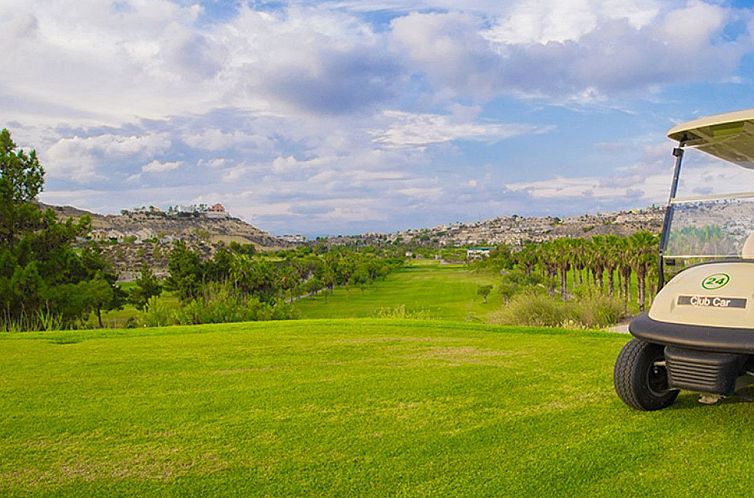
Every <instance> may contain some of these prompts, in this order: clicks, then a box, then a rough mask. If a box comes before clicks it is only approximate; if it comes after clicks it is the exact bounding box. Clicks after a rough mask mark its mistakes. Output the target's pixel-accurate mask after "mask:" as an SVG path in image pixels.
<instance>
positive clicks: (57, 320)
mask: <svg viewBox="0 0 754 498" xmlns="http://www.w3.org/2000/svg"><path fill="white" fill-rule="evenodd" d="M63 328H64V327H63V318H62V317H61V316H60V315H56V314H54V313H51V312H49V311H47V310H36V311H33V312H29V313H26V312H22V313H21V316H19V317H18V318H16V319H10V318H6V319H2V320H0V330H4V331H6V332H31V331H45V332H50V331H53V330H63Z"/></svg>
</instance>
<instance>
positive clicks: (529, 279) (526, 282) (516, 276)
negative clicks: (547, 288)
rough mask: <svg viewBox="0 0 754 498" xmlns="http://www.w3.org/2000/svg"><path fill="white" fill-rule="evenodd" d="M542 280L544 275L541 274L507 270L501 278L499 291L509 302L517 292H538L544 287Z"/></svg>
mask: <svg viewBox="0 0 754 498" xmlns="http://www.w3.org/2000/svg"><path fill="white" fill-rule="evenodd" d="M542 282H543V280H542V277H541V276H540V275H539V274H536V273H532V274H531V275H527V274H526V273H525V272H523V271H522V270H510V271H507V272H505V273H504V274H503V276H502V278H501V279H500V285H499V286H498V293H499V294H500V297H502V298H503V301H504V302H508V301H510V300H511V298H512V297H513V296H515V295H516V294H519V293H522V292H527V293H531V292H536V291H537V290H538V289H540V288H543V287H542Z"/></svg>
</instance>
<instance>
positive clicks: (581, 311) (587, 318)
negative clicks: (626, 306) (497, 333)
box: [489, 292, 623, 328]
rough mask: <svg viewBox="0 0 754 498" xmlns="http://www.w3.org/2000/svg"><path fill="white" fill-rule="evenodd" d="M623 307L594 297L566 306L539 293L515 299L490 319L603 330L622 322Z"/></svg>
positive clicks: (522, 323) (614, 302) (585, 297)
mask: <svg viewBox="0 0 754 498" xmlns="http://www.w3.org/2000/svg"><path fill="white" fill-rule="evenodd" d="M622 316H623V305H622V303H621V301H620V300H619V299H617V298H609V297H607V296H603V295H600V294H598V293H595V294H593V295H586V296H584V297H582V298H581V299H580V300H578V301H567V302H563V301H560V300H559V299H556V298H553V297H550V296H547V295H544V294H542V293H537V292H527V293H524V294H518V295H516V296H514V297H513V298H512V299H511V300H510V301H509V302H508V304H507V305H505V306H504V307H503V308H502V309H500V310H499V311H497V312H495V313H493V314H491V315H490V317H489V320H490V322H491V323H497V324H503V325H532V326H539V327H567V328H602V327H607V326H609V325H613V324H615V323H617V322H618V321H620V319H621V318H622Z"/></svg>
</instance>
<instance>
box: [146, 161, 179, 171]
mask: <svg viewBox="0 0 754 498" xmlns="http://www.w3.org/2000/svg"><path fill="white" fill-rule="evenodd" d="M182 166H183V162H181V161H166V162H161V161H157V160H154V161H152V162H150V163H149V164H145V165H144V166H142V167H141V171H142V172H143V173H164V172H166V171H173V170H176V169H178V168H180V167H182Z"/></svg>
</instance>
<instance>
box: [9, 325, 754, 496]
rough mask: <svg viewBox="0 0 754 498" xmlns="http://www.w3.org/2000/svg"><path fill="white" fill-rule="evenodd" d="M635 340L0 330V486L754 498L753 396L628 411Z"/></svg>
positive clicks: (311, 330)
mask: <svg viewBox="0 0 754 498" xmlns="http://www.w3.org/2000/svg"><path fill="white" fill-rule="evenodd" d="M627 339H628V338H627V337H626V336H624V335H616V334H609V333H602V332H565V331H561V330H555V329H541V330H540V329H515V328H501V327H493V326H486V325H477V324H468V323H454V322H424V321H399V320H374V319H364V320H302V321H290V322H273V323H269V322H268V323H250V324H231V325H211V326H196V327H171V328H163V329H143V330H130V331H124V330H111V331H85V332H83V331H82V332H59V333H45V334H31V333H26V334H0V365H1V367H0V368H1V370H0V495H4V496H8V495H9V496H29V495H49V494H54V495H76V496H87V497H88V496H98V495H99V496H110V495H116V494H117V495H125V494H131V495H160V496H162V495H173V496H252V495H257V496H258V495H275V496H308V495H319V496H353V495H359V496H390V495H406V496H416V495H420V496H422V495H439V496H491V495H492V496H503V495H509V496H548V495H562V496H592V495H596V496H616V495H621V496H644V495H646V496H688V495H698V496H709V495H721V494H725V495H746V494H750V486H749V481H750V476H751V475H752V472H754V459H752V458H751V455H750V453H751V451H750V446H751V445H750V443H749V441H752V440H754V406H752V405H751V404H749V403H744V402H741V401H740V400H739V399H735V398H734V399H729V400H726V401H724V402H723V403H722V404H721V405H719V406H713V407H706V406H702V405H698V404H697V403H696V398H695V396H693V395H691V394H688V393H683V394H681V396H680V397H679V400H678V402H677V403H676V405H674V406H673V407H672V408H670V409H667V410H664V411H662V412H657V413H637V412H632V411H630V410H629V409H628V408H626V407H625V406H624V405H622V404H621V402H620V401H619V400H618V399H617V397H616V396H615V395H614V394H613V390H612V380H611V374H612V366H613V361H614V359H615V356H616V355H617V353H618V351H619V349H620V348H621V346H622V345H623V343H625V341H626V340H627Z"/></svg>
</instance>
